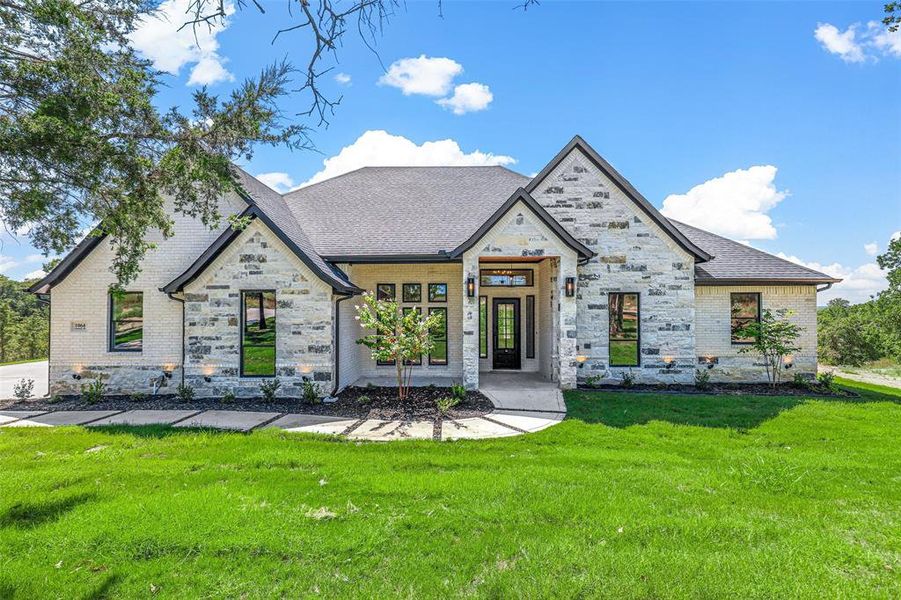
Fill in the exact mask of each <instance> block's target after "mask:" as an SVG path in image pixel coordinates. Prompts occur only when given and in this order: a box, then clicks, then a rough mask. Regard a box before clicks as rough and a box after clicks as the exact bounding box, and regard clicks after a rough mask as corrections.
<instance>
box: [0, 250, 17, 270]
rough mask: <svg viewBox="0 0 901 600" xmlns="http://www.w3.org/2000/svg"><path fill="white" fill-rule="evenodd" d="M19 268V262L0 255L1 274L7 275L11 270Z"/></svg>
mask: <svg viewBox="0 0 901 600" xmlns="http://www.w3.org/2000/svg"><path fill="white" fill-rule="evenodd" d="M18 266H19V261H17V260H16V259H14V258H13V257H12V256H4V255H3V254H0V273H6V272H7V271H9V270H10V269H13V268H15V267H18Z"/></svg>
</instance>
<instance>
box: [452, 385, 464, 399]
mask: <svg viewBox="0 0 901 600" xmlns="http://www.w3.org/2000/svg"><path fill="white" fill-rule="evenodd" d="M450 392H451V396H453V397H454V398H456V399H457V400H459V401H460V402H463V401H464V400H466V388H465V387H463V385H461V384H459V383H455V384H454V385H452V386H451V388H450Z"/></svg>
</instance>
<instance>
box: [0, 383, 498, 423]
mask: <svg viewBox="0 0 901 600" xmlns="http://www.w3.org/2000/svg"><path fill="white" fill-rule="evenodd" d="M450 395H451V393H450V389H448V388H441V387H418V388H411V390H410V397H409V398H408V400H407V401H406V402H405V403H404V404H401V403H400V402H398V400H397V388H393V387H374V388H356V387H351V388H347V389H345V390H344V391H342V392H341V393H340V394H339V395H338V399H337V401H336V402H333V403H328V404H326V403H319V404H308V403H306V402H303V401H302V400H299V399H293V398H277V399H275V400H273V401H271V402H270V401H266V400H264V399H262V398H238V399H236V400H235V401H234V402H223V401H222V399H220V398H197V399H195V400H191V401H190V402H185V401H182V400H179V398H178V397H177V396H173V395H158V396H145V397H144V398H142V399H133V398H132V397H131V396H104V397H103V399H102V400H100V401H99V402H94V403H88V402H85V401H84V400H83V399H82V397H81V396H58V397H57V400H56V401H55V402H51V400H50V398H33V399H31V400H16V399H11V400H0V410H214V409H215V410H243V411H263V412H299V413H306V414H316V415H329V416H336V417H348V418H357V419H383V420H393V419H401V420H432V421H437V420H438V418H439V416H440V413H439V412H438V408H437V407H436V405H435V401H436V400H437V399H439V398H445V397H448V396H450ZM367 399H368V401H367ZM493 408H494V406H493V405H492V404H491V401H490V400H488V398H486V397H485V396H483V395H482V394H480V393H479V392H467V394H466V400H465V401H464V402H462V403H460V404H458V405H457V406H455V407H454V408H452V409H451V410H450V412H449V413H448V417H450V418H454V419H462V418H465V417H477V416H481V415H484V414H488V413H489V412H491V410H492V409H493Z"/></svg>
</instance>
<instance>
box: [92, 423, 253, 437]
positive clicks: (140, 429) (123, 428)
mask: <svg viewBox="0 0 901 600" xmlns="http://www.w3.org/2000/svg"><path fill="white" fill-rule="evenodd" d="M91 429H93V430H95V431H97V432H99V433H108V434H111V435H131V436H134V437H139V438H153V439H163V438H167V437H172V436H176V435H185V434H197V433H206V434H209V435H226V434H229V433H232V434H234V433H240V432H238V431H224V430H221V429H210V428H209V427H172V426H171V425H100V426H97V427H91Z"/></svg>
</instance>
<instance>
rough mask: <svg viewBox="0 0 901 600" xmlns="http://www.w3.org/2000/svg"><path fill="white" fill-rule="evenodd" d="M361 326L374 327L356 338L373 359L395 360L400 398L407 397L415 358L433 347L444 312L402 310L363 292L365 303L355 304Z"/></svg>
mask: <svg viewBox="0 0 901 600" xmlns="http://www.w3.org/2000/svg"><path fill="white" fill-rule="evenodd" d="M354 308H355V309H356V310H357V316H356V319H357V320H358V321H359V322H360V327H362V328H364V329H368V330H371V331H372V333H369V334H367V335H364V336H363V337H362V338H360V339H358V340H357V343H358V344H362V345H364V346H366V347H367V348H369V350H370V351H371V355H372V359H373V360H376V361H379V362H393V363H394V366H395V369H396V374H397V398H398V400H400V401H401V402H403V401H405V400H406V399H407V397H408V394H409V390H410V381H411V378H412V375H413V361H415V360H417V359H418V358H419V357H421V356H423V355H425V354H428V353H429V352H431V351H432V348H433V347H434V345H435V344H434V342H433V341H432V332H433V331H435V330H436V329H438V328H440V327H442V326H443V325H444V324H443V320H444V315H442V314H440V313H432V314H429V315H423V314H421V313H420V312H419V311H416V310H410V311H406V312H401V311H400V309H398V307H397V303H396V302H393V301H388V300H377V299H376V298H375V296H374V295H373V294H372V293H365V294H363V304H362V305H357V306H354Z"/></svg>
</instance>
